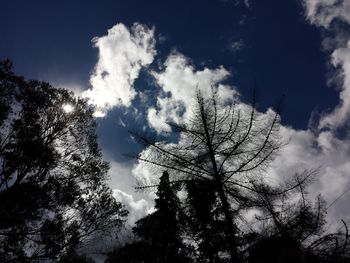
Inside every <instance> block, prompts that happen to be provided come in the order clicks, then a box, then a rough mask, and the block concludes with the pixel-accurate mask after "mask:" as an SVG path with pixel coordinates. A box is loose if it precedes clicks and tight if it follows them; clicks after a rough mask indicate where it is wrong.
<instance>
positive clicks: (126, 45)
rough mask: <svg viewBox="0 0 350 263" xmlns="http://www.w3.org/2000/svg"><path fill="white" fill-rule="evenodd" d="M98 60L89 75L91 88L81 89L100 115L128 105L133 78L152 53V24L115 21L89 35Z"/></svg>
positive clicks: (132, 95) (148, 62) (150, 58)
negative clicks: (105, 30)
mask: <svg viewBox="0 0 350 263" xmlns="http://www.w3.org/2000/svg"><path fill="white" fill-rule="evenodd" d="M93 42H94V46H95V47H97V48H98V49H99V60H98V63H97V64H96V66H95V70H94V72H93V74H92V75H91V77H90V84H91V88H90V89H89V90H87V91H85V92H84V93H83V97H85V98H87V99H88V101H89V103H91V104H92V105H94V106H95V107H96V112H95V115H96V116H97V117H103V116H105V115H106V113H107V112H108V111H109V110H111V109H112V108H114V107H119V106H130V105H131V101H132V100H133V99H134V97H135V96H136V93H137V92H136V91H135V89H134V81H135V80H136V79H137V78H138V76H139V73H140V70H141V68H142V67H145V66H147V65H149V64H150V63H152V61H153V59H154V56H155V54H156V50H155V37H154V28H152V29H149V28H148V27H147V26H145V25H141V24H138V23H135V24H134V25H133V26H132V27H131V28H130V29H128V28H126V26H125V25H123V24H117V25H115V26H113V27H112V28H111V29H109V30H108V34H107V35H106V36H102V37H96V38H94V39H93Z"/></svg>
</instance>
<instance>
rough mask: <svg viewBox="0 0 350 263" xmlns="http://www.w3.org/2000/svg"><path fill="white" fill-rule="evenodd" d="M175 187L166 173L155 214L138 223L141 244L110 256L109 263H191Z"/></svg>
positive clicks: (135, 228)
mask: <svg viewBox="0 0 350 263" xmlns="http://www.w3.org/2000/svg"><path fill="white" fill-rule="evenodd" d="M176 193H177V191H176V187H175V188H174V186H171V185H170V182H169V174H168V172H163V174H162V176H161V177H160V182H159V185H158V188H157V193H156V194H157V198H156V199H155V209H156V211H155V212H154V213H152V214H150V215H147V216H146V217H144V218H142V219H140V220H139V221H137V222H136V225H135V227H134V228H133V232H134V233H135V234H136V236H137V237H138V239H139V241H137V242H136V243H133V244H128V245H126V246H124V247H123V248H121V249H117V250H115V251H113V252H111V253H110V254H109V258H108V259H107V260H106V263H107V262H110V263H112V262H191V261H190V260H189V254H190V250H189V248H188V247H187V246H186V245H185V244H184V243H183V240H182V233H181V232H182V230H181V228H182V227H181V219H180V217H181V215H180V211H179V210H180V200H179V198H178V197H177V195H176Z"/></svg>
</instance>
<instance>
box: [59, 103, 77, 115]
mask: <svg viewBox="0 0 350 263" xmlns="http://www.w3.org/2000/svg"><path fill="white" fill-rule="evenodd" d="M62 109H63V110H64V112H66V113H71V112H73V111H74V107H73V106H72V105H71V104H63V105H62Z"/></svg>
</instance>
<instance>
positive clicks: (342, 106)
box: [0, 0, 350, 224]
mask: <svg viewBox="0 0 350 263" xmlns="http://www.w3.org/2000/svg"><path fill="white" fill-rule="evenodd" d="M0 5H1V8H0V58H7V57H8V58H10V59H12V60H13V62H14V65H15V70H16V72H17V73H19V74H22V75H24V76H25V77H27V78H33V79H40V80H45V81H48V82H50V83H52V84H53V85H55V86H59V87H64V88H68V89H71V90H73V91H74V92H76V93H77V94H80V95H81V94H83V95H84V96H85V97H86V98H88V99H90V102H91V103H92V104H93V105H95V106H97V108H99V107H100V110H101V111H102V113H101V112H100V113H101V114H99V115H100V117H97V121H98V124H99V127H98V134H99V141H100V146H101V148H102V150H103V152H104V155H105V158H106V159H108V160H109V161H111V165H112V170H111V177H112V181H111V186H112V187H113V188H115V189H116V192H115V193H116V197H117V198H119V199H122V200H123V201H124V202H126V203H127V204H128V205H129V208H130V209H131V210H132V211H133V212H134V213H135V214H139V215H141V214H144V213H146V212H147V211H148V209H150V207H151V205H150V201H149V200H150V199H151V198H150V197H149V196H146V197H145V196H142V195H141V194H135V193H134V192H133V186H134V182H135V176H137V175H135V173H137V172H140V170H142V167H141V166H140V165H138V164H137V163H135V162H133V161H130V160H128V159H126V158H125V157H124V154H127V153H129V152H130V151H133V150H136V151H137V150H140V148H139V146H137V145H136V144H135V143H134V142H133V140H132V139H131V138H130V136H129V135H128V133H127V128H126V127H131V128H132V129H145V128H146V129H147V130H150V131H151V132H154V133H157V132H158V133H159V134H162V132H164V131H166V129H167V127H166V126H164V125H162V124H161V123H160V121H163V120H170V119H171V120H174V119H175V120H176V118H180V117H182V115H181V113H184V112H185V113H186V110H188V107H189V106H190V105H189V101H187V98H186V96H185V95H186V94H185V95H184V93H186V92H187V91H188V94H191V92H192V91H193V90H194V89H195V86H196V84H202V85H203V87H204V88H205V87H206V86H208V87H209V86H210V85H214V86H215V87H217V88H218V89H219V88H220V89H221V91H222V92H223V94H226V96H229V97H230V96H232V97H234V98H235V96H236V95H235V94H236V93H240V94H241V97H240V99H239V101H240V102H242V103H245V102H249V101H250V99H251V96H252V86H253V82H254V80H256V82H257V94H258V104H259V110H260V111H262V112H265V111H266V110H267V109H268V108H269V107H271V106H273V105H275V104H276V103H277V102H278V100H279V98H280V97H281V96H282V95H283V94H284V95H285V96H286V97H285V101H284V103H283V112H282V123H283V127H282V129H281V133H282V136H283V138H286V139H288V140H290V143H289V145H288V146H286V148H285V149H283V151H282V153H281V155H280V156H279V157H278V158H277V159H276V160H275V162H274V163H273V164H272V168H271V169H272V170H271V174H275V175H276V174H287V173H294V172H298V171H301V170H302V169H312V168H320V172H319V181H318V183H316V184H315V186H313V188H312V191H311V192H312V194H313V195H316V194H318V193H323V194H324V196H325V198H326V200H327V201H329V202H331V201H332V200H334V198H336V197H337V194H339V193H341V192H342V191H344V190H346V188H347V187H349V186H350V175H349V174H348V171H350V163H349V160H348V159H350V158H348V157H349V149H350V143H349V136H348V133H347V128H348V127H349V121H348V120H349V116H350V112H349V109H350V66H349V64H350V55H349V54H350V47H349V46H350V44H348V42H349V40H350V33H349V32H350V31H349V25H350V15H349V14H350V3H349V2H348V1H347V0H344V1H336V0H290V1H275V0H265V1H259V0H249V1H243V0H242V1H238V0H206V1H199V0H198V1H197V0H190V1H189V0H186V1H185V0H178V1H136V0H128V1H126V0H119V1H109V0H105V1H63V0H62V1H39V0H38V1H18V0H13V1H5V0H0ZM135 23H137V24H135ZM108 30H110V31H108ZM113 30H114V31H113ZM112 31H113V32H114V33H113V32H112ZM349 43H350V42H349ZM186 72H187V73H186ZM177 74H178V75H177ZM186 74H187V75H186ZM106 76H107V77H106ZM174 76H179V79H180V80H179V81H178V83H177V80H176V79H174V78H173V77H174ZM185 77H186V79H185ZM182 78H184V79H182ZM116 83H117V84H116ZM179 83H180V84H182V86H181V85H179ZM115 84H116V85H115ZM220 85H221V86H220ZM116 87H117V88H116ZM88 89H89V90H90V91H91V92H89V91H88V92H87V90H88ZM107 90H108V92H107V93H106V91H107ZM169 92H171V94H170V93H169ZM230 92H232V93H230ZM106 94H107V95H106ZM169 94H170V95H169ZM101 98H102V100H103V101H102V102H101ZM106 101H107V102H108V103H109V104H108V107H106ZM99 103H100V104H99ZM101 103H102V104H103V105H102V104H101ZM162 103H163V104H162ZM101 105H102V106H101ZM150 109H151V110H150ZM152 114H153V115H152ZM167 114H168V115H167ZM171 114H172V115H171ZM101 115H104V116H103V117H101ZM124 126H126V127H124ZM141 174H142V172H141ZM117 189H119V190H117ZM348 199H349V196H346V195H345V196H344V197H343V199H342V200H340V201H339V202H337V204H336V205H334V206H333V207H332V210H330V212H329V214H330V216H331V221H332V222H333V223H334V224H338V223H337V222H339V220H340V217H342V218H345V219H347V218H350V217H349V216H350V210H349V209H346V203H347V201H348ZM135 218H137V216H136V217H135Z"/></svg>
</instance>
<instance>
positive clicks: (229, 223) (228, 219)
mask: <svg viewBox="0 0 350 263" xmlns="http://www.w3.org/2000/svg"><path fill="white" fill-rule="evenodd" d="M200 107H201V118H202V123H203V128H204V132H205V137H206V144H207V147H208V150H209V156H210V160H211V163H212V167H213V175H214V180H215V183H216V185H217V186H216V188H217V191H218V194H219V198H220V201H221V205H222V209H223V211H224V215H225V223H226V228H227V232H226V233H225V235H226V238H227V241H228V247H229V251H230V255H231V263H239V262H241V260H240V257H239V255H238V244H237V240H236V237H235V227H234V224H233V218H232V215H231V209H230V205H229V203H228V200H227V197H226V195H225V192H224V188H223V182H222V180H221V177H220V174H219V171H218V167H217V164H216V159H215V153H214V150H213V145H212V142H211V138H210V134H209V130H208V124H207V119H206V116H205V111H204V107H203V104H201V105H200Z"/></svg>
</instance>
